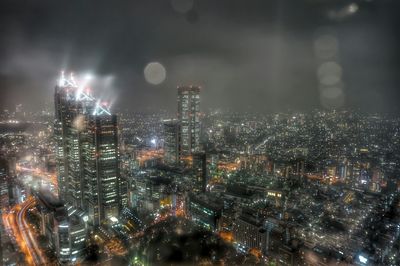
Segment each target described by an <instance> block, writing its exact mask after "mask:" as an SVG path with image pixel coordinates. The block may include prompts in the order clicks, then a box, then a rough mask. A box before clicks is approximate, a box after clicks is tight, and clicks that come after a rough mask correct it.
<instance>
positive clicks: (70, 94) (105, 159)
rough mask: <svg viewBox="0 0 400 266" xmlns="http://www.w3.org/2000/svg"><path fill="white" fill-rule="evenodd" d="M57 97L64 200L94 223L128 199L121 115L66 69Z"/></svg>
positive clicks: (58, 151) (114, 212) (58, 154)
mask: <svg viewBox="0 0 400 266" xmlns="http://www.w3.org/2000/svg"><path fill="white" fill-rule="evenodd" d="M54 100H55V123H54V138H55V140H56V163H57V176H58V186H59V195H60V197H61V199H63V200H64V201H66V202H67V203H69V204H71V205H72V206H73V207H75V208H80V209H82V210H84V211H85V212H86V213H87V214H88V216H89V222H90V224H91V225H94V226H96V225H99V224H100V223H101V222H102V220H103V219H106V218H108V217H111V216H115V217H118V214H119V212H120V210H121V209H122V208H123V207H124V206H126V204H127V187H126V182H124V180H122V178H121V176H120V173H119V150H118V128H117V117H116V116H115V115H112V114H111V112H110V111H109V110H108V107H107V106H105V105H104V104H102V103H101V102H100V101H98V100H96V99H95V98H94V97H93V96H91V94H90V91H89V90H88V89H86V88H85V83H84V82H83V84H77V82H76V81H75V79H74V77H73V75H71V76H70V77H69V78H66V77H65V76H64V75H63V74H62V76H61V78H60V81H59V84H58V85H57V86H56V88H55V95H54Z"/></svg>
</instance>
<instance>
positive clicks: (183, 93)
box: [178, 85, 200, 155]
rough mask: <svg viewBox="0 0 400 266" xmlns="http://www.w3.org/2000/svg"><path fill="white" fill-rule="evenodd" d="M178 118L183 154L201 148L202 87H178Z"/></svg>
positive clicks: (188, 153)
mask: <svg viewBox="0 0 400 266" xmlns="http://www.w3.org/2000/svg"><path fill="white" fill-rule="evenodd" d="M178 120H179V122H180V124H181V148H182V153H183V155H190V154H192V153H193V152H196V151H199V150H200V87H198V86H192V85H191V86H180V87H178Z"/></svg>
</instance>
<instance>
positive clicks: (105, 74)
mask: <svg viewBox="0 0 400 266" xmlns="http://www.w3.org/2000/svg"><path fill="white" fill-rule="evenodd" d="M399 11H400V1H398V0H392V1H390V0H379V1H377V0H376V1H372V0H369V1H368V0H363V1H361V0H359V1H353V2H352V1H335V0H280V1H278V0H260V1H256V0H249V1H245V0H241V1H237V0H224V1H222V0H218V1H217V0H194V1H191V0H159V1H152V0H145V1H143V0H142V1H134V0H129V1H110V0H108V1H102V0H95V1H89V0H79V1H71V0H69V1H54V0H48V1H44V0H41V1H34V0H31V1H20V0H2V1H1V2H0V91H1V94H0V105H1V107H4V106H7V107H8V108H13V106H14V105H15V104H16V103H23V104H24V105H25V106H27V108H28V109H33V110H38V109H41V108H42V106H44V104H45V102H48V103H51V100H52V95H53V91H54V86H55V84H56V80H57V78H58V76H59V73H60V71H61V70H62V69H65V70H66V71H74V72H75V73H77V75H78V74H80V73H81V74H85V73H91V74H92V75H94V76H95V80H94V81H93V82H92V87H93V89H94V90H95V91H96V92H95V94H96V95H97V96H98V97H101V98H102V99H104V100H107V101H109V102H111V103H112V104H113V107H112V109H114V110H116V109H117V108H115V107H120V108H128V109H129V110H132V111H154V110H157V109H159V108H163V109H166V110H169V111H174V110H175V109H176V86H177V85H179V84H199V85H201V86H202V87H203V90H202V109H203V110H207V109H208V108H230V109H232V110H236V111H244V110H251V111H262V112H276V111H286V110H287V109H292V110H301V111H307V110H310V109H313V108H325V107H329V108H332V105H329V104H328V106H327V105H326V104H325V103H324V102H323V100H322V98H321V90H322V89H321V82H320V81H319V78H318V74H317V73H318V71H317V70H318V68H319V66H321V64H322V63H323V62H321V61H324V60H325V59H324V60H321V58H319V57H318V56H317V53H316V43H317V42H318V40H319V38H321V36H322V37H324V36H329V37H330V38H331V39H330V40H332V38H333V40H334V41H335V44H336V46H335V47H334V48H335V49H336V54H335V56H334V57H333V58H330V59H329V60H330V61H332V60H333V61H334V62H335V65H336V66H339V67H340V69H339V70H340V81H339V83H340V85H339V86H340V89H341V90H340V92H341V95H340V101H338V102H334V103H333V107H335V108H336V107H338V108H340V107H351V108H361V109H362V110H365V111H373V112H375V111H384V112H386V111H389V112H397V113H398V112H399V106H400V104H399V100H400V88H399V84H400V57H399V47H400V15H399ZM328 44H329V43H328ZM329 60H328V61H329ZM325 61H327V60H325ZM150 62H160V63H161V64H162V65H163V66H164V67H165V69H166V79H165V81H164V82H163V83H161V84H159V85H152V84H150V83H148V82H146V80H145V77H144V73H143V71H144V68H145V67H146V65H147V64H148V63H150ZM328 69H329V70H330V71H336V72H338V71H337V67H336V68H333V70H332V68H328ZM336 72H335V73H336ZM325 77H326V76H325ZM330 77H331V76H328V77H327V79H325V81H324V82H325V83H333V82H336V81H335V80H333V81H332V79H329V78H330ZM335 86H337V85H335ZM335 92H336V91H334V92H333V93H330V94H329V93H328V94H326V95H328V96H327V97H336V96H337V95H336V94H335ZM324 95H325V94H324ZM326 95H325V96H326ZM338 97H339V96H338Z"/></svg>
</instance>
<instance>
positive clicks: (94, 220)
mask: <svg viewBox="0 0 400 266" xmlns="http://www.w3.org/2000/svg"><path fill="white" fill-rule="evenodd" d="M82 152H83V168H84V169H83V171H84V176H85V184H86V187H85V199H86V200H85V204H86V205H85V208H84V209H86V210H88V216H89V222H90V223H91V224H92V225H95V226H96V225H100V224H101V222H102V221H103V220H105V219H107V218H110V217H118V215H119V211H120V206H121V199H120V192H121V191H120V189H121V188H120V174H119V161H118V160H119V151H118V128H117V117H116V116H115V115H100V116H90V117H89V118H88V130H87V132H86V133H85V137H84V145H83V147H82Z"/></svg>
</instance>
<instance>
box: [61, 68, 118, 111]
mask: <svg viewBox="0 0 400 266" xmlns="http://www.w3.org/2000/svg"><path fill="white" fill-rule="evenodd" d="M90 79H91V76H88V75H87V76H86V78H85V79H84V81H83V82H82V83H81V84H78V83H77V81H76V80H75V77H74V73H73V72H71V73H70V75H69V76H66V75H65V73H64V71H61V76H60V79H59V81H58V86H59V87H60V88H69V89H71V88H72V89H73V90H74V91H75V93H74V96H75V97H74V96H72V95H71V98H72V99H73V100H75V101H87V102H93V103H94V102H96V104H95V108H94V111H93V113H92V115H104V114H106V115H111V112H110V109H109V106H107V105H106V104H102V103H101V101H100V100H97V99H96V98H94V97H93V96H92V95H90V90H85V89H84V88H85V87H86V86H87V83H88V82H89V80H90Z"/></svg>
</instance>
